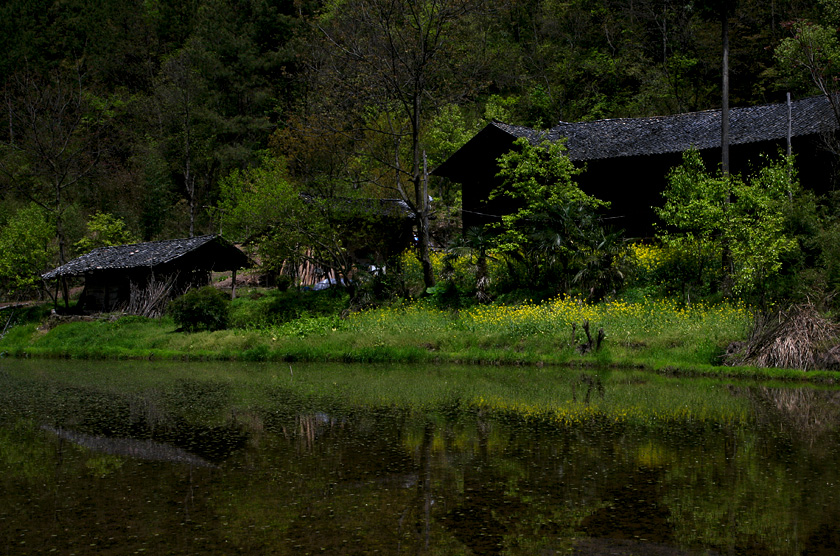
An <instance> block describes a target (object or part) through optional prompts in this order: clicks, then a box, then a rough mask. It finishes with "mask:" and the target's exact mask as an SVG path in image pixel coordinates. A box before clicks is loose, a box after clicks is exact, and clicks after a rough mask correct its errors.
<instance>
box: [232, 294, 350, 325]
mask: <svg viewBox="0 0 840 556" xmlns="http://www.w3.org/2000/svg"><path fill="white" fill-rule="evenodd" d="M348 303H349V296H348V295H347V293H346V292H345V291H343V290H342V289H341V288H329V289H327V290H324V291H298V290H295V289H290V290H288V291H279V290H272V291H266V292H261V291H260V292H257V291H255V292H253V293H252V294H251V295H250V296H240V297H238V298H237V299H235V300H233V303H232V306H231V325H232V326H234V327H237V328H263V327H266V326H277V325H280V324H284V323H288V322H291V321H294V320H298V319H306V318H315V317H335V316H337V315H339V314H340V313H341V312H342V311H344V310H345V309H346V308H347V304H348Z"/></svg>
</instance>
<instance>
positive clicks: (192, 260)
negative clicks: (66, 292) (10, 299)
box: [41, 235, 251, 312]
mask: <svg viewBox="0 0 840 556" xmlns="http://www.w3.org/2000/svg"><path fill="white" fill-rule="evenodd" d="M248 266H251V263H250V261H249V259H248V257H247V256H246V255H245V253H243V252H242V251H240V250H239V249H238V248H237V247H236V246H234V245H232V244H230V243H228V242H227V241H225V240H224V239H222V238H221V237H220V236H216V235H206V236H198V237H192V238H187V239H170V240H164V241H152V242H147V243H135V244H131V245H119V246H115V247H100V248H98V249H94V250H93V251H91V252H90V253H87V254H85V255H82V256H81V257H78V258H76V259H73V260H72V261H69V262H67V263H66V264H63V265H61V266H60V267H58V268H56V269H54V270H51V271H50V272H47V273H46V274H43V275H42V276H41V277H42V278H43V279H44V280H55V279H58V278H61V277H65V276H66V277H70V276H82V277H84V281H85V286H84V290H83V292H82V295H81V297H80V299H79V303H78V305H77V308H78V309H79V310H82V311H92V312H97V311H115V310H122V309H124V308H126V307H127V306H128V304H129V302H130V300H131V295H132V289H134V290H135V291H137V290H138V289H141V290H142V289H144V288H148V287H149V286H150V285H151V284H154V283H158V284H162V283H168V284H169V285H170V288H169V291H170V295H178V294H180V293H182V292H184V291H185V290H186V289H187V288H189V287H200V286H204V285H207V284H209V283H210V273H211V272H213V271H216V272H225V271H234V272H235V271H236V270H238V269H240V268H245V267H248Z"/></svg>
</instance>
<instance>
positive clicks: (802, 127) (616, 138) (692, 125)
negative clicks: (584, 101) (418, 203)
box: [434, 96, 837, 176]
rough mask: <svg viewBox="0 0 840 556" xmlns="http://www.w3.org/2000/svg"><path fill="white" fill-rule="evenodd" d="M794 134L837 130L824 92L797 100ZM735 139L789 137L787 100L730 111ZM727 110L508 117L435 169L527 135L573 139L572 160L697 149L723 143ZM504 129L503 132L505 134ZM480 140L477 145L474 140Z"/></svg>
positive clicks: (445, 169)
mask: <svg viewBox="0 0 840 556" xmlns="http://www.w3.org/2000/svg"><path fill="white" fill-rule="evenodd" d="M790 119H791V135H792V136H793V137H800V136H804V135H819V134H821V133H825V132H830V131H834V130H836V129H837V120H836V118H835V117H834V113H833V111H832V109H831V105H830V104H829V102H828V99H826V98H825V97H824V96H816V97H809V98H804V99H801V100H797V101H794V102H792V103H791V118H790ZM729 126H730V144H732V145H741V144H746V143H756V142H761V141H774V140H779V139H784V138H785V137H786V136H787V128H788V107H787V104H786V103H781V104H765V105H761V106H751V107H747V108H733V109H731V110H730V113H729ZM720 127H721V110H720V109H716V110H704V111H702V112H689V113H684V114H674V115H670V116H650V117H645V118H614V119H607V120H597V121H594V122H560V123H558V124H557V125H556V126H554V127H552V128H551V129H549V130H547V131H539V130H535V129H532V128H529V127H524V126H514V125H509V124H505V123H502V122H492V123H490V124H488V125H487V127H485V128H484V129H483V130H482V131H481V132H479V134H478V135H476V136H475V137H473V139H471V140H470V141H468V142H467V144H466V145H464V146H463V147H461V150H459V152H456V153H455V154H453V155H452V157H450V158H449V159H448V160H446V161H445V162H444V163H443V164H441V165H440V166H439V167H438V168H437V169H435V171H434V174H436V175H440V176H453V175H454V174H455V172H454V167H455V166H457V165H459V164H460V161H459V159H460V158H461V156H460V155H459V153H460V152H461V151H465V153H464V154H465V155H466V153H467V152H469V151H475V149H481V148H482V146H483V144H486V142H488V141H493V142H498V141H500V140H503V138H507V140H509V141H510V142H513V140H515V139H518V138H520V137H527V138H528V140H530V141H531V142H532V143H535V144H536V143H539V142H540V141H543V140H546V139H547V140H549V141H557V140H560V139H562V138H564V137H566V138H568V140H567V142H566V147H567V148H568V156H569V158H570V159H571V160H575V161H586V160H598V159H605V158H617V157H627V156H643V155H654V154H664V153H678V152H683V151H686V150H688V149H690V148H692V147H694V148H696V149H700V150H703V149H711V148H720V145H721V137H720ZM499 132H501V133H499ZM473 142H475V143H474V144H473V145H470V143H473Z"/></svg>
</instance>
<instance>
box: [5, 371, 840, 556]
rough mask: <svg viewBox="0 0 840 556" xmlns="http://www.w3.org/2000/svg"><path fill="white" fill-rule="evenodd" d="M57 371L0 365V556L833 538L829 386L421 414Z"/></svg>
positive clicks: (695, 386)
mask: <svg viewBox="0 0 840 556" xmlns="http://www.w3.org/2000/svg"><path fill="white" fill-rule="evenodd" d="M296 371H298V369H296ZM171 372H177V371H171ZM304 372H305V370H304V369H302V370H301V371H298V372H296V375H298V376H302V375H304ZM422 372H423V370H422V369H417V370H415V371H414V373H415V374H418V375H419V374H421V373H422ZM434 372H435V373H436V374H435V377H436V380H448V379H449V377H446V376H444V377H443V378H440V376H439V375H440V373H441V371H439V370H435V371H434ZM313 373H314V371H313ZM500 376H501V377H502V378H501V379H500V380H509V377H508V376H506V375H500ZM62 377H63V375H62V374H61V373H56V374H54V375H47V374H43V375H41V376H33V375H31V374H26V373H18V372H4V373H0V408H2V409H0V535H2V538H4V539H10V542H9V544H8V545H7V546H8V548H7V552H9V553H16V554H39V553H48V552H50V551H56V552H59V553H67V554H69V553H75V554H99V553H102V552H108V553H113V554H124V553H135V552H138V551H141V550H142V551H146V552H151V553H169V554H197V553H234V552H246V553H255V554H293V553H301V554H303V553H329V554H371V553H375V552H379V553H388V554H486V555H502V554H504V555H508V554H653V555H695V554H696V555H700V554H703V555H707V554H779V555H792V554H827V553H835V551H836V549H837V547H838V546H840V535H838V532H837V528H836V523H838V522H840V515H838V513H840V510H838V504H837V494H838V488H840V487H838V485H840V476H838V473H840V471H838V470H839V469H840V466H838V463H840V462H838V450H837V447H838V438H837V423H838V419H837V418H838V414H837V412H838V407H840V403H838V401H840V397H838V396H840V394H838V391H837V390H816V389H801V388H800V389H789V388H771V387H768V386H761V385H752V386H751V385H726V384H723V383H714V382H708V381H707V382H696V381H676V380H672V379H662V378H661V377H659V378H658V377H655V376H650V377H638V376H637V377H630V378H628V377H627V375H621V374H616V375H610V373H607V372H603V373H589V372H587V373H585V374H583V375H581V374H580V373H579V372H578V373H569V374H568V375H567V376H566V375H559V374H557V375H551V376H548V377H547V380H546V381H545V382H544V383H540V384H539V385H538V388H535V390H537V389H539V390H542V389H550V388H555V389H556V390H554V391H552V392H550V393H549V395H547V397H548V398H550V399H552V400H555V401H554V402H552V403H554V404H555V405H556V407H553V408H550V410H548V409H544V410H542V411H538V410H535V409H533V407H534V406H533V405H532V406H528V405H527V404H524V403H522V404H520V406H514V405H513V404H512V403H511V399H510V398H511V396H513V395H515V392H518V391H520V390H521V389H522V386H521V385H519V384H514V385H513V388H514V389H512V390H510V392H511V394H509V395H507V396H503V395H501V394H498V392H497V395H496V397H495V398H493V399H495V400H497V401H494V402H488V401H487V400H488V399H490V396H488V395H486V394H485V392H486V391H487V389H486V388H485V390H484V391H481V392H470V391H467V390H461V391H458V392H454V391H453V392H447V393H445V395H443V396H441V397H440V399H438V400H437V401H434V403H428V404H426V405H425V406H420V405H411V404H405V403H402V404H398V403H393V402H391V401H389V400H386V399H383V400H381V401H379V402H377V403H359V402H352V403H351V402H350V401H348V400H347V399H345V398H343V397H342V396H341V395H337V394H336V392H335V391H329V392H328V393H324V390H325V388H323V387H322V388H320V389H317V390H313V389H312V388H310V387H309V386H306V387H303V388H299V389H295V388H294V387H293V386H292V385H289V384H284V385H283V386H280V385H279V384H277V383H276V382H270V383H267V384H259V385H257V386H255V385H254V383H253V381H251V380H246V381H243V382H242V383H236V382H232V381H225V380H219V379H212V378H208V379H203V380H202V379H197V378H195V377H189V378H187V377H178V378H176V379H174V380H168V381H160V380H148V379H145V380H144V381H141V382H138V383H136V384H132V385H130V386H131V387H130V388H118V389H115V388H105V387H103V386H102V385H101V380H98V376H96V375H94V376H91V377H90V378H85V380H78V379H77V380H74V381H72V382H67V381H65V380H64V379H63V378H62ZM399 378H400V381H401V382H400V385H401V387H402V388H408V387H409V386H410V385H407V384H406V383H405V377H404V376H402V375H401V376H400V377H399ZM526 378H527V379H528V380H530V381H536V380H540V377H539V376H536V375H534V376H529V377H526ZM642 404H643V405H642ZM722 407H730V408H733V409H732V411H734V414H735V415H741V413H739V412H740V408H746V410H747V411H746V412H745V413H744V414H743V415H745V416H746V417H744V418H741V417H738V418H725V415H727V413H725V412H721V408H722ZM522 408H525V409H522ZM557 411H562V415H564V416H568V415H574V416H575V417H574V418H566V417H564V418H563V419H558V418H557V415H558V413H557ZM727 411H729V410H727Z"/></svg>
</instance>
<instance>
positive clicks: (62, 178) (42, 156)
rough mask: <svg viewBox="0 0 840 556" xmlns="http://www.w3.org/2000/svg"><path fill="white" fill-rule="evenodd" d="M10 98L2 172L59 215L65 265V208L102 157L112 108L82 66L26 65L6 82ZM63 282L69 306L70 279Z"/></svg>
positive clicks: (58, 231) (14, 187) (1, 148)
mask: <svg viewBox="0 0 840 556" xmlns="http://www.w3.org/2000/svg"><path fill="white" fill-rule="evenodd" d="M5 99H6V109H7V113H8V133H7V134H6V136H5V137H3V138H2V142H0V172H2V174H3V176H4V177H5V179H6V180H7V182H8V186H9V187H11V189H12V190H13V191H14V192H15V193H16V194H17V195H20V196H22V197H23V198H25V199H27V200H29V201H32V202H34V203H36V204H37V205H39V206H41V207H42V208H43V209H45V210H46V211H47V212H48V213H49V214H50V215H51V216H52V218H54V220H55V224H56V235H57V240H58V257H59V261H58V262H59V264H64V263H65V262H66V260H67V238H66V231H65V212H66V210H67V208H68V207H69V206H70V204H71V202H72V198H73V193H74V190H75V188H76V187H77V186H78V185H79V184H80V182H82V181H84V180H85V179H86V178H88V177H89V176H90V175H91V173H92V172H93V171H94V168H95V167H96V165H97V162H98V161H99V159H100V155H101V154H102V145H101V141H100V139H101V137H102V134H103V132H104V128H105V119H106V114H107V111H106V108H107V107H106V106H104V103H103V102H102V101H101V99H95V97H93V96H92V95H91V94H90V92H89V91H86V90H85V87H84V75H83V72H82V70H81V67H80V66H77V67H76V68H74V70H73V71H72V72H61V71H54V72H53V73H51V74H50V75H49V76H37V75H34V74H33V73H31V72H30V71H29V70H28V69H27V70H24V71H22V72H20V73H18V74H16V75H14V76H13V77H12V78H11V79H10V80H9V81H8V82H7V83H6V85H5ZM62 287H63V290H64V298H65V305H66V304H67V297H68V295H67V293H68V292H67V283H66V281H62Z"/></svg>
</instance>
